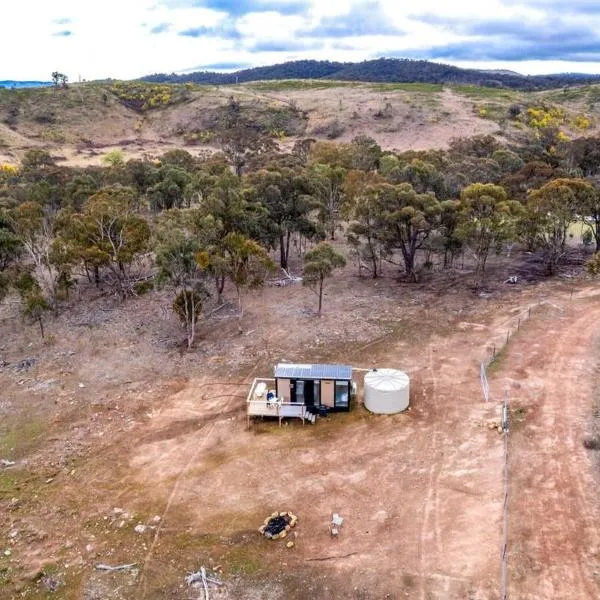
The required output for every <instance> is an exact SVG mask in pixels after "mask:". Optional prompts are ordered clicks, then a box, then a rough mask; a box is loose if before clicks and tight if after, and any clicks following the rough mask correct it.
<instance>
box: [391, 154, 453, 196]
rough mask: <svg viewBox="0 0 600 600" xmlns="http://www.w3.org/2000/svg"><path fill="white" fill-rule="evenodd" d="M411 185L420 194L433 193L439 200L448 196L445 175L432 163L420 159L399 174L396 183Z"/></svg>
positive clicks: (412, 162)
mask: <svg viewBox="0 0 600 600" xmlns="http://www.w3.org/2000/svg"><path fill="white" fill-rule="evenodd" d="M402 181H405V182H407V183H410V185H412V187H413V188H414V190H415V191H416V192H417V193H419V194H425V193H427V192H432V193H433V194H435V195H436V197H438V198H444V197H446V196H447V192H446V185H445V182H444V177H443V175H442V174H441V173H440V172H439V171H438V170H437V169H436V168H435V166H434V165H432V164H431V163H428V162H425V161H423V160H420V159H414V160H412V161H411V162H410V163H409V164H408V165H406V166H405V167H404V168H403V169H402V170H401V171H400V173H399V177H397V179H396V181H394V183H400V182H402Z"/></svg>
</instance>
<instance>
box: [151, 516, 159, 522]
mask: <svg viewBox="0 0 600 600" xmlns="http://www.w3.org/2000/svg"><path fill="white" fill-rule="evenodd" d="M152 521H154V523H160V517H159V516H158V515H156V516H155V517H154V518H153V519H152Z"/></svg>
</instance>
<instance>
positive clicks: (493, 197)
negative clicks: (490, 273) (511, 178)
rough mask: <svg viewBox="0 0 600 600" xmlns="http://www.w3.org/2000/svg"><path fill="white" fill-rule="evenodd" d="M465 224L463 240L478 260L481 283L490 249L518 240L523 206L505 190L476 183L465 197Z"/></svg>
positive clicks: (462, 214) (462, 200) (463, 211)
mask: <svg viewBox="0 0 600 600" xmlns="http://www.w3.org/2000/svg"><path fill="white" fill-rule="evenodd" d="M460 201H461V224H460V231H461V234H462V236H463V238H464V239H465V240H466V241H467V243H468V244H469V245H470V247H471V248H472V250H473V253H474V255H475V258H476V260H477V269H476V276H477V281H478V283H479V282H480V281H481V280H482V279H483V276H484V274H485V266H486V262H487V258H488V255H489V252H490V249H491V248H492V247H493V246H496V247H497V246H499V244H501V243H502V242H504V241H506V240H509V239H512V238H514V237H515V225H516V220H517V217H518V216H520V214H521V212H522V207H521V205H520V204H519V203H518V202H516V201H511V200H509V199H508V196H507V194H506V191H505V190H504V188H502V187H500V186H498V185H493V184H491V183H485V184H484V183H474V184H472V185H470V186H469V187H467V188H465V189H464V190H463V191H462V193H461V195H460Z"/></svg>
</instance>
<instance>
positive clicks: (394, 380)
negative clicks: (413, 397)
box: [365, 369, 410, 415]
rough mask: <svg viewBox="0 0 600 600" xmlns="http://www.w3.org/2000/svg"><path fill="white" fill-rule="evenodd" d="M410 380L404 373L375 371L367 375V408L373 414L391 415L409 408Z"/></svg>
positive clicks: (393, 370)
mask: <svg viewBox="0 0 600 600" xmlns="http://www.w3.org/2000/svg"><path fill="white" fill-rule="evenodd" d="M409 394H410V380H409V378H408V375H407V374H406V373H404V372H403V371H398V370H396V369H373V370H372V371H369V372H368V373H367V374H366V375H365V406H366V407H367V408H368V409H369V410H370V411H371V412H373V413H376V414H380V415H391V414H394V413H398V412H402V411H403V410H406V409H407V408H408V404H409Z"/></svg>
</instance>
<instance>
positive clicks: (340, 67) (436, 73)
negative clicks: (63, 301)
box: [141, 58, 600, 90]
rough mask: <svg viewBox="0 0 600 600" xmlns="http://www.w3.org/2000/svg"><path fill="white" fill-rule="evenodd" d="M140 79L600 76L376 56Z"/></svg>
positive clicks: (518, 82) (552, 84)
mask: <svg viewBox="0 0 600 600" xmlns="http://www.w3.org/2000/svg"><path fill="white" fill-rule="evenodd" d="M141 79H142V80H143V81H150V82H155V83H188V82H189V83H204V84H211V85H231V84H234V83H236V82H237V83H245V82H249V81H264V80H267V81H268V80H279V79H333V80H339V81H361V82H373V83H432V84H445V83H453V84H462V85H478V86H486V87H505V88H511V89H518V90H541V89H551V88H558V87H565V86H571V85H583V84H588V83H600V75H583V74H577V73H561V74H557V75H521V74H520V73H515V72H512V71H505V70H497V71H485V70H477V69H461V68H459V67H454V66H452V65H444V64H440V63H435V62H430V61H427V60H412V59H407V58H378V59H375V60H366V61H363V62H359V63H340V62H330V61H319V60H297V61H291V62H284V63H280V64H276V65H270V66H266V67H255V68H252V69H243V70H240V71H235V72H233V73H223V72H218V71H208V70H204V71H194V72H191V73H190V72H188V73H184V74H177V73H172V74H170V75H168V74H165V73H158V74H154V75H147V76H145V77H142V78H141Z"/></svg>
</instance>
